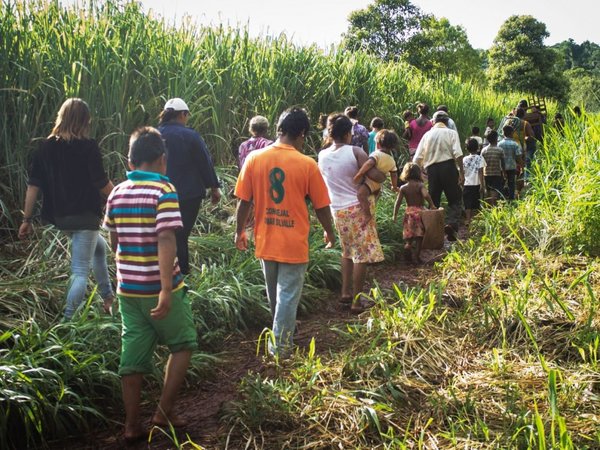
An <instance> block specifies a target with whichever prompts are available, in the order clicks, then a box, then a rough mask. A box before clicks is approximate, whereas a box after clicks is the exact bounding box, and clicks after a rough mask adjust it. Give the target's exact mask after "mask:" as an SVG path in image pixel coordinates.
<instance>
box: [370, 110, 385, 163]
mask: <svg viewBox="0 0 600 450" xmlns="http://www.w3.org/2000/svg"><path fill="white" fill-rule="evenodd" d="M383 127H384V123H383V119H382V118H381V117H373V119H372V120H371V131H370V132H369V154H371V153H373V152H374V151H375V149H376V148H377V145H376V144H375V135H376V134H377V133H378V132H379V131H380V130H382V129H383Z"/></svg>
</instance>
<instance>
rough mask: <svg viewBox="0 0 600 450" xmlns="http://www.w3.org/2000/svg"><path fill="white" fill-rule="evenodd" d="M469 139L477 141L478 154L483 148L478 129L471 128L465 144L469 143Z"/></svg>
mask: <svg viewBox="0 0 600 450" xmlns="http://www.w3.org/2000/svg"><path fill="white" fill-rule="evenodd" d="M469 139H475V140H476V141H477V145H478V146H479V150H478V152H479V151H481V149H482V148H483V139H482V138H481V136H479V127H472V128H471V136H469V137H468V138H467V140H466V141H465V144H468V143H469Z"/></svg>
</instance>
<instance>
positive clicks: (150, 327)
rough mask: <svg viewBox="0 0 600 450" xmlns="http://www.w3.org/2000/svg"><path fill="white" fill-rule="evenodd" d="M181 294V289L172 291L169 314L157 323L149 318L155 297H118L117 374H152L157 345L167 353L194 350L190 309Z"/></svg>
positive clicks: (187, 300)
mask: <svg viewBox="0 0 600 450" xmlns="http://www.w3.org/2000/svg"><path fill="white" fill-rule="evenodd" d="M185 292H186V289H185V288H184V289H180V290H178V291H176V292H173V297H172V300H171V309H170V311H169V314H168V315H167V317H165V318H164V319H161V320H155V319H152V318H151V317H150V310H151V309H153V308H154V307H155V306H156V305H157V303H158V297H152V298H137V297H127V296H124V295H118V298H119V309H120V311H121V317H122V321H123V331H122V333H121V363H120V364H119V375H131V374H134V373H150V372H152V367H153V366H152V356H153V355H154V349H155V348H156V345H157V344H162V345H166V346H167V347H169V350H170V352H171V353H176V352H179V351H182V350H196V349H197V348H198V342H197V335H196V327H195V326H194V320H193V319H192V308H191V306H190V301H189V299H188V298H187V296H186V295H185Z"/></svg>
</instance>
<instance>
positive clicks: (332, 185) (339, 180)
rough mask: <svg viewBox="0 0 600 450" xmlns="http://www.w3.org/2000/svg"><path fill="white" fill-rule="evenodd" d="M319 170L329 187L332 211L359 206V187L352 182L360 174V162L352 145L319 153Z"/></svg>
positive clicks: (334, 147)
mask: <svg viewBox="0 0 600 450" xmlns="http://www.w3.org/2000/svg"><path fill="white" fill-rule="evenodd" d="M319 169H320V170H321V175H323V179H324V180H325V184H326V185H327V190H328V191H329V198H330V199H331V209H333V210H334V211H337V210H340V209H346V208H349V207H350V206H354V205H358V204H359V203H358V198H357V196H356V194H357V191H358V185H357V184H355V183H354V181H352V178H354V175H356V172H358V169H359V167H358V161H356V157H355V156H354V150H352V146H351V145H343V146H341V147H337V146H336V145H335V144H334V145H332V146H331V147H329V148H326V149H324V150H321V151H320V152H319Z"/></svg>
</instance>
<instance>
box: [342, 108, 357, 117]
mask: <svg viewBox="0 0 600 450" xmlns="http://www.w3.org/2000/svg"><path fill="white" fill-rule="evenodd" d="M344 114H346V115H347V116H348V117H350V118H351V119H358V106H348V107H347V108H346V109H345V110H344Z"/></svg>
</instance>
